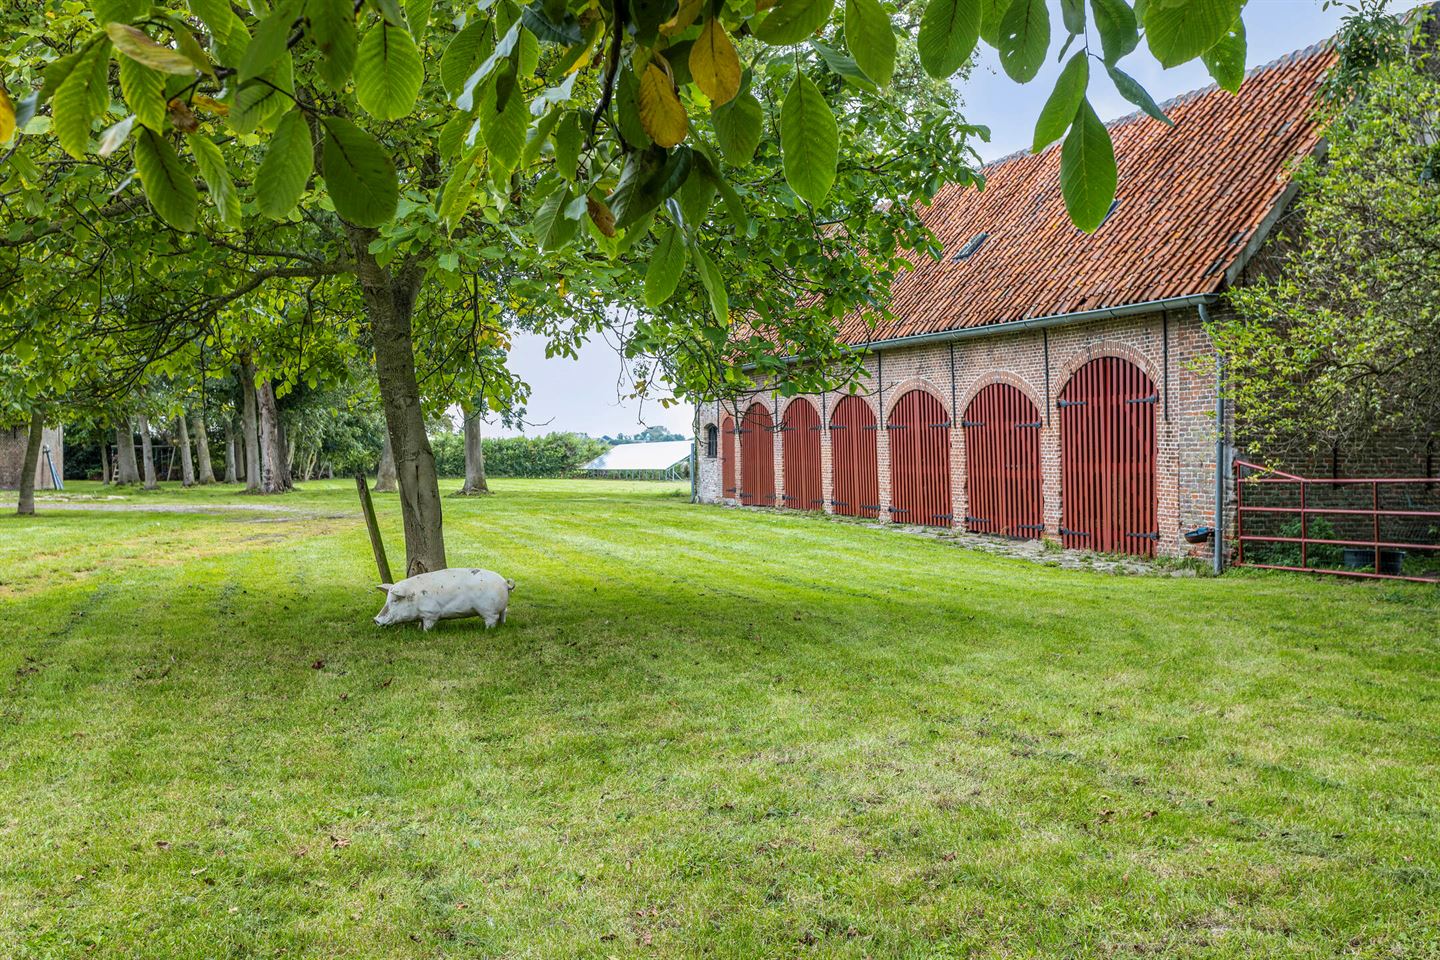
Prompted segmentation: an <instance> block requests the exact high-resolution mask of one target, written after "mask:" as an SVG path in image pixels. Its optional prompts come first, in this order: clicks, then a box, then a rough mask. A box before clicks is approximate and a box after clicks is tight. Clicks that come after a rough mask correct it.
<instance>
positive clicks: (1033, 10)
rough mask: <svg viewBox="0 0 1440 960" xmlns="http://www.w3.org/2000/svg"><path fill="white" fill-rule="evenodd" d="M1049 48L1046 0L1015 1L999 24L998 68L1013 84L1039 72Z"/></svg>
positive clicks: (1048, 18)
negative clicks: (1002, 70) (1003, 71)
mask: <svg viewBox="0 0 1440 960" xmlns="http://www.w3.org/2000/svg"><path fill="white" fill-rule="evenodd" d="M1049 49H1050V11H1049V10H1048V9H1047V8H1046V6H1045V0H1014V2H1013V3H1012V4H1011V5H1010V9H1009V10H1006V11H1005V17H1004V19H1003V20H1001V21H1000V66H1001V67H1002V68H1003V69H1004V70H1005V73H1006V74H1008V75H1009V77H1010V79H1011V80H1014V81H1015V82H1016V83H1029V82H1030V81H1031V80H1033V79H1035V74H1037V73H1039V72H1040V65H1041V64H1042V63H1044V62H1045V52H1046V51H1047V50H1049Z"/></svg>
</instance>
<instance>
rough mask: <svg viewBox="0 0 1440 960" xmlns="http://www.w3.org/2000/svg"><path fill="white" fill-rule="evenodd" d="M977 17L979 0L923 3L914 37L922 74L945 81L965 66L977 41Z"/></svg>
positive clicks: (936, 0)
mask: <svg viewBox="0 0 1440 960" xmlns="http://www.w3.org/2000/svg"><path fill="white" fill-rule="evenodd" d="M1016 2H1017V3H1020V2H1024V0H1016ZM980 14H981V10H980V0H930V2H929V3H928V4H926V6H925V13H924V14H923V15H921V17H920V32H919V34H918V35H917V36H916V38H915V46H916V48H917V49H918V50H919V52H920V65H921V66H922V67H924V68H925V72H926V73H928V74H930V76H932V77H935V78H936V79H938V80H946V79H949V78H950V77H951V76H952V75H954V73H955V71H956V70H959V69H960V68H961V67H963V66H964V65H965V61H966V60H968V59H970V54H971V53H973V52H974V50H975V42H976V41H977V40H979V38H980Z"/></svg>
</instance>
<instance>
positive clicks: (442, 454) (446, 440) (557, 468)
mask: <svg viewBox="0 0 1440 960" xmlns="http://www.w3.org/2000/svg"><path fill="white" fill-rule="evenodd" d="M482 445H483V446H484V448H485V474H486V476H490V477H567V476H569V475H570V474H572V473H574V472H575V471H576V470H578V469H580V467H581V466H582V465H584V464H586V463H588V462H589V461H591V460H593V459H595V458H596V457H598V456H600V454H602V453H604V452H605V451H606V450H608V449H610V447H609V445H608V444H605V443H601V442H600V441H599V440H596V439H594V438H593V437H588V436H586V435H585V434H583V433H547V434H546V435H545V436H543V437H496V438H492V439H486V440H484V441H482ZM430 446H431V447H432V448H433V449H434V451H435V469H436V470H437V471H438V472H439V474H440V476H442V477H463V476H465V438H464V436H463V435H462V434H459V433H440V434H435V435H434V436H432V437H431V438H430Z"/></svg>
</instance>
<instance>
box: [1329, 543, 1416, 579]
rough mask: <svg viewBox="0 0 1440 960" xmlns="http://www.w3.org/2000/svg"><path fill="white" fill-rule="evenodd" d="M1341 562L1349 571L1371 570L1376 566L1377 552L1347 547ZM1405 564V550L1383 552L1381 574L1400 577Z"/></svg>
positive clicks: (1364, 548)
mask: <svg viewBox="0 0 1440 960" xmlns="http://www.w3.org/2000/svg"><path fill="white" fill-rule="evenodd" d="M1341 562H1342V563H1344V564H1345V568H1346V569H1347V570H1369V569H1372V568H1373V567H1374V566H1375V551H1374V550H1371V549H1369V548H1368V547H1346V548H1345V553H1344V556H1343V558H1342V559H1341ZM1404 562H1405V551H1404V550H1381V551H1380V571H1379V572H1380V573H1384V574H1389V575H1390V576H1392V577H1396V576H1399V575H1400V566H1401V564H1403V563H1404Z"/></svg>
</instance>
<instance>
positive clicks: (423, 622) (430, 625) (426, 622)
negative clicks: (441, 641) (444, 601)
mask: <svg viewBox="0 0 1440 960" xmlns="http://www.w3.org/2000/svg"><path fill="white" fill-rule="evenodd" d="M420 626H422V627H424V628H425V629H426V630H427V631H428V630H430V629H431V628H433V627H434V626H435V621H434V620H421V621H420Z"/></svg>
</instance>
